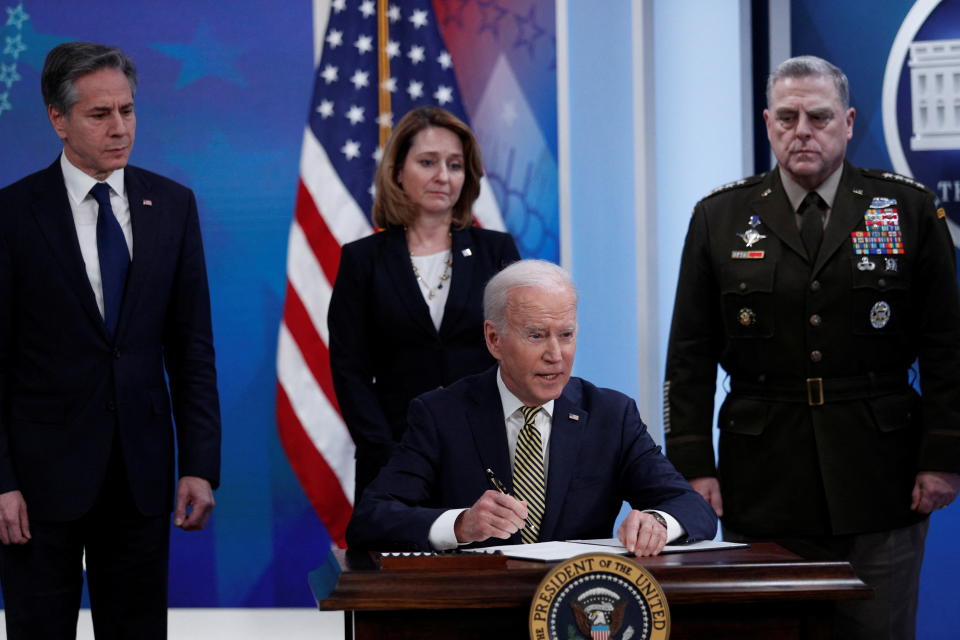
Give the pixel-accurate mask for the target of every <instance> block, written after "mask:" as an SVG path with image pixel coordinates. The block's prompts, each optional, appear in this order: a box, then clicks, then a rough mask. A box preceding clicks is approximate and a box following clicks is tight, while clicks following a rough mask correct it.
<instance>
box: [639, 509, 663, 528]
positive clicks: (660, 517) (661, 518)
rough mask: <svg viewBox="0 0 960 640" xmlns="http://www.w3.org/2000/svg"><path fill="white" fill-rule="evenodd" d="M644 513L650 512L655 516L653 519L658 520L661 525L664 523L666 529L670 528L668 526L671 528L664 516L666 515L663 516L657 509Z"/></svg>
mask: <svg viewBox="0 0 960 640" xmlns="http://www.w3.org/2000/svg"><path fill="white" fill-rule="evenodd" d="M644 513H649V514H650V515H652V516H653V519H654V520H656V521H657V522H659V523H660V524H661V525H663V528H664V529H668V528H669V527H667V519H666V518H664V517H663V516H662V515H660V514H659V513H657V512H656V511H644Z"/></svg>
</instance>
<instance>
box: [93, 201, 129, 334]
mask: <svg viewBox="0 0 960 640" xmlns="http://www.w3.org/2000/svg"><path fill="white" fill-rule="evenodd" d="M90 195H92V196H93V197H94V199H95V200H96V201H97V204H99V205H100V210H99V212H98V213H97V254H98V256H99V258H100V282H101V284H102V285H103V322H104V324H106V325H107V333H109V334H110V336H111V337H113V333H114V331H116V329H117V319H118V318H119V317H120V303H121V302H122V301H123V287H124V285H125V284H126V282H127V269H129V267H130V251H129V249H127V240H126V238H124V236H123V229H121V228H120V223H119V222H117V216H115V215H114V214H113V207H111V206H110V187H109V186H108V185H107V183H105V182H98V183H97V184H95V185H93V188H92V189H90Z"/></svg>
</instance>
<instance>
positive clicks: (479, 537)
mask: <svg viewBox="0 0 960 640" xmlns="http://www.w3.org/2000/svg"><path fill="white" fill-rule="evenodd" d="M526 519H527V503H526V502H522V501H520V500H517V499H516V498H514V497H513V496H510V495H507V494H505V493H500V492H499V491H493V490H492V489H491V490H487V491H485V492H484V493H483V495H481V496H480V499H479V500H477V501H476V502H475V503H473V506H472V507H470V508H469V509H467V510H466V511H463V512H461V513H460V515H459V516H457V521H456V523H454V525H453V532H454V533H455V534H456V536H457V541H458V542H460V543H461V544H464V543H468V542H482V541H484V540H487V539H489V538H500V539H501V540H506V539H508V538H509V537H510V536H512V535H513V534H514V533H516V532H517V531H519V530H520V529H522V528H523V524H524V521H525V520H526Z"/></svg>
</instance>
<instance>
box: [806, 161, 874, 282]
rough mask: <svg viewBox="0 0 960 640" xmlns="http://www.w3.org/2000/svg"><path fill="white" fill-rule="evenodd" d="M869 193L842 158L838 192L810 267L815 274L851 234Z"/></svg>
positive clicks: (860, 218) (857, 224)
mask: <svg viewBox="0 0 960 640" xmlns="http://www.w3.org/2000/svg"><path fill="white" fill-rule="evenodd" d="M869 197H870V196H868V195H866V194H865V190H864V184H863V182H862V181H861V180H860V179H859V176H858V175H857V174H856V172H855V171H854V170H853V167H851V166H850V165H849V164H848V163H846V162H844V164H843V175H841V177H840V186H838V187H837V195H836V197H835V198H834V199H833V207H831V209H830V221H829V222H828V223H827V228H826V229H824V231H823V243H822V244H821V245H820V253H819V254H818V255H817V262H816V265H815V266H814V268H813V274H814V276H816V275H817V273H818V272H819V271H820V270H821V269H822V268H823V265H825V264H826V263H827V261H828V260H830V258H831V256H833V254H834V253H836V252H837V250H838V249H840V247H842V246H843V244H844V243H845V242H846V241H847V238H849V237H850V232H851V231H854V230H856V228H857V227H858V226H859V225H860V223H861V221H863V217H864V213H866V211H867V208H868V206H869V202H868V200H869Z"/></svg>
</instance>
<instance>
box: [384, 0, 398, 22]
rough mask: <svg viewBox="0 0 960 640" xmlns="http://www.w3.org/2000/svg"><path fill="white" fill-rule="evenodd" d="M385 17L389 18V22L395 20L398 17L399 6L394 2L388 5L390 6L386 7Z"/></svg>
mask: <svg viewBox="0 0 960 640" xmlns="http://www.w3.org/2000/svg"><path fill="white" fill-rule="evenodd" d="M387 17H388V18H390V22H396V21H397V20H399V19H400V7H398V6H397V5H395V4H392V5H390V8H389V9H387Z"/></svg>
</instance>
